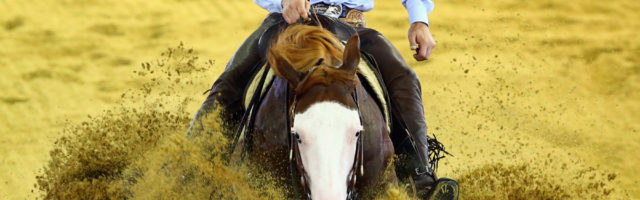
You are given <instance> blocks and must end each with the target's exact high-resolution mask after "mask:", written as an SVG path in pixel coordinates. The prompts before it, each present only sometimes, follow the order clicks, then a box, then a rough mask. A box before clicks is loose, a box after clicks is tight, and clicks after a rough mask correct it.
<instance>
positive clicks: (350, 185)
mask: <svg viewBox="0 0 640 200" xmlns="http://www.w3.org/2000/svg"><path fill="white" fill-rule="evenodd" d="M315 70H316V68H315V67H314V68H312V69H311V70H310V71H309V72H308V73H307V77H308V76H309V75H310V74H312V73H313V72H314V71H315ZM305 79H306V78H305ZM305 79H303V80H305ZM287 91H288V90H287ZM287 96H289V95H288V94H287ZM351 96H352V97H353V100H354V102H355V104H356V109H357V110H358V117H359V118H360V126H362V127H364V126H363V120H362V114H361V113H360V103H359V102H358V90H357V87H354V90H353V93H351ZM296 105H297V95H295V94H294V95H293V101H292V103H291V106H290V107H289V112H287V115H289V116H288V118H289V120H288V123H289V124H288V127H289V129H288V132H289V134H288V135H289V141H290V142H289V162H290V168H291V178H292V181H293V185H294V187H296V186H297V185H296V184H295V181H296V179H297V177H296V176H295V174H294V173H295V171H294V170H296V169H297V167H299V170H298V172H299V173H300V174H301V175H300V185H301V186H302V188H303V191H304V192H305V194H306V196H307V199H311V189H310V188H309V184H308V181H309V176H308V174H307V172H306V171H305V169H304V164H303V163H302V159H301V155H300V148H299V146H298V144H300V143H302V140H301V139H300V135H298V133H297V132H295V131H294V130H293V122H294V114H295V110H296ZM362 131H363V130H359V131H358V132H356V137H358V139H357V140H358V141H357V143H356V152H355V157H354V162H353V166H352V167H351V170H350V171H349V174H348V175H347V180H346V184H347V199H348V200H352V199H357V198H358V193H357V191H356V180H357V176H358V173H357V172H358V171H359V172H360V176H363V175H364V149H363V144H362V143H363V140H362V137H363V135H362V133H361V132H362ZM294 158H295V160H294ZM294 189H296V188H294ZM295 191H298V190H295Z"/></svg>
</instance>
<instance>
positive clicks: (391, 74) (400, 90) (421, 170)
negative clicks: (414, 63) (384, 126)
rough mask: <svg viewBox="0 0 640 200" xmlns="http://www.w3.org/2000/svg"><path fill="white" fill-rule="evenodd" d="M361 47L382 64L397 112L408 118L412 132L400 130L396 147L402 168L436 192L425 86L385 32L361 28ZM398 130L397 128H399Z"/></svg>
mask: <svg viewBox="0 0 640 200" xmlns="http://www.w3.org/2000/svg"><path fill="white" fill-rule="evenodd" d="M358 34H359V35H360V48H361V50H363V51H364V52H367V53H368V54H371V55H372V56H373V59H375V61H376V63H377V64H378V67H379V70H380V72H381V74H382V79H383V80H384V83H385V86H386V87H387V89H388V90H389V96H390V99H391V103H392V105H393V106H392V107H393V112H394V115H395V117H396V118H400V120H402V121H404V122H405V123H406V126H407V129H408V130H407V131H408V133H409V134H403V133H404V131H403V133H401V134H397V133H396V135H394V136H392V138H394V146H396V150H397V151H398V152H400V153H402V154H404V156H406V158H405V159H403V160H404V161H405V162H404V163H402V164H404V166H400V167H399V168H400V170H402V168H404V170H410V174H409V175H411V176H412V178H413V180H414V182H415V184H416V189H418V191H419V192H434V191H433V190H432V189H433V187H434V186H436V183H437V180H438V179H437V177H436V176H435V173H434V172H433V170H431V169H430V167H429V157H428V146H427V144H428V143H427V123H426V120H425V118H424V110H423V106H422V97H421V88H420V82H419V80H418V77H417V75H416V74H415V72H414V71H413V70H412V69H411V68H410V67H409V65H408V64H407V63H406V62H405V61H404V59H403V58H402V55H400V53H399V52H398V51H397V50H396V48H395V47H394V46H393V45H392V44H391V42H389V41H388V40H387V39H386V38H385V37H384V36H382V34H381V33H379V32H378V31H375V30H373V29H367V28H360V29H358ZM396 130H397V129H396Z"/></svg>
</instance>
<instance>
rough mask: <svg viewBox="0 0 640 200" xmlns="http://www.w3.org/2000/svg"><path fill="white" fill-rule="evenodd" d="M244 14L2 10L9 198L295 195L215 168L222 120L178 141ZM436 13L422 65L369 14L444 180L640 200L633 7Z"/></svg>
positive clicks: (134, 7) (189, 8)
mask: <svg viewBox="0 0 640 200" xmlns="http://www.w3.org/2000/svg"><path fill="white" fill-rule="evenodd" d="M252 4H253V3H252V2H251V1H247V2H243V1H224V3H220V2H217V1H204V0H202V1H200V0H194V1H169V0H168V1H154V2H148V1H127V2H121V3H114V2H107V1H94V2H88V1H57V0H56V1H34V0H24V1H5V2H0V7H2V8H3V11H5V12H2V13H0V25H1V26H0V70H1V72H2V73H1V74H0V89H2V91H3V92H2V94H0V155H1V157H0V199H24V198H29V199H34V198H50V199H74V198H83V199H90V198H96V199H103V198H107V197H108V198H120V197H131V198H138V199H149V198H166V199H175V198H183V199H193V198H197V199H200V198H209V197H215V198H222V199H227V198H237V199H279V198H283V197H284V196H286V193H287V192H286V191H287V188H286V186H282V185H279V184H277V183H278V181H276V180H277V178H274V177H270V176H269V175H268V174H255V173H253V174H252V175H250V176H249V175H248V174H249V172H252V171H255V170H259V169H251V167H250V166H243V167H239V166H230V165H227V164H225V162H223V157H224V156H223V154H224V153H223V152H224V151H225V149H224V147H225V146H226V144H227V141H226V140H225V139H224V137H220V135H221V134H220V133H221V132H223V131H224V130H223V129H222V128H221V127H220V126H219V122H217V119H216V118H215V116H216V115H215V114H212V115H211V116H212V117H211V119H208V121H209V123H207V124H209V125H210V126H208V129H207V131H205V132H204V133H200V134H199V135H198V137H195V138H188V137H185V133H186V130H187V128H188V126H189V122H190V120H191V118H192V116H193V114H194V112H195V111H196V110H197V109H198V107H199V104H200V103H201V102H202V101H203V99H204V97H205V96H203V95H201V94H202V93H203V92H204V91H205V90H206V89H208V88H209V87H210V85H211V83H213V81H214V80H215V78H216V76H217V75H218V74H220V73H221V71H222V70H223V69H224V64H225V62H226V60H228V59H229V58H230V57H231V55H232V53H233V51H234V50H235V48H237V46H239V44H240V42H241V41H242V40H243V39H244V37H246V36H247V35H248V34H249V33H250V32H251V31H252V30H253V29H254V28H255V27H256V26H257V25H258V23H259V22H260V20H261V19H262V18H263V17H264V15H265V14H266V12H264V11H261V10H260V9H259V8H258V7H257V6H255V5H252ZM436 5H437V6H436V10H435V11H434V13H432V14H431V15H430V20H431V23H432V27H431V30H432V32H433V33H434V37H435V38H436V40H437V42H438V45H437V47H436V49H435V51H434V55H433V58H432V59H431V60H430V61H428V62H421V63H418V62H415V61H412V60H411V59H410V58H411V55H412V52H410V51H409V50H408V48H407V44H406V43H407V42H406V30H407V28H408V23H407V20H406V19H407V18H406V12H405V11H404V10H403V8H402V6H401V5H400V4H399V3H398V2H395V1H376V9H375V10H374V11H375V12H372V13H368V14H367V19H368V25H369V26H370V27H373V28H376V29H378V30H380V31H381V32H382V33H383V34H384V35H385V36H387V37H388V38H389V39H390V40H391V41H392V42H393V43H394V45H395V46H397V47H398V49H399V50H400V52H401V54H402V55H403V56H404V57H405V58H406V59H407V60H408V62H409V64H410V65H411V66H412V67H413V68H414V70H415V71H416V73H417V74H418V76H419V77H420V80H421V83H422V90H423V102H424V105H425V111H426V117H427V120H428V122H429V130H430V133H433V134H436V135H437V136H438V138H439V139H440V140H441V141H443V142H444V143H445V144H447V150H448V151H450V152H451V153H452V154H453V155H454V156H449V157H447V158H446V159H444V160H443V161H442V162H441V164H440V168H439V170H438V172H439V173H438V174H439V175H440V176H447V177H452V178H456V179H458V180H459V181H460V183H461V186H462V191H461V192H462V193H461V194H462V198H463V199H637V198H640V196H639V195H640V193H638V192H639V191H638V189H637V187H636V186H637V184H638V183H639V182H638V180H639V178H638V174H637V169H636V167H635V166H637V164H638V159H637V158H638V156H637V155H640V137H639V136H638V134H637V131H638V130H639V129H640V123H639V122H640V115H639V113H640V96H639V93H638V92H637V91H639V90H640V76H639V75H640V70H639V69H640V64H639V63H640V60H639V59H638V58H639V57H638V55H640V43H639V42H638V41H637V40H635V38H636V36H637V34H638V33H637V30H640V22H639V21H637V20H634V19H637V18H638V13H637V12H635V11H636V10H638V9H640V5H639V3H638V2H637V1H633V0H619V1H611V2H601V1H591V0H588V1H581V2H566V1H553V0H544V1H527V2H521V1H512V0H506V1H471V0H469V1H466V0H456V1H443V2H440V1H437V2H436ZM5 8H6V9H5ZM241 13H242V14H241ZM230 19H234V20H230ZM180 41H183V42H184V45H177V44H180ZM167 48H170V49H167ZM161 52H163V54H160V53H161ZM196 57H198V58H196ZM380 198H382V199H406V198H409V196H408V195H407V194H406V193H405V192H403V190H402V189H397V188H393V189H389V190H387V191H385V193H384V194H382V196H381V197H380Z"/></svg>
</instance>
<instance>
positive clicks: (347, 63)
mask: <svg viewBox="0 0 640 200" xmlns="http://www.w3.org/2000/svg"><path fill="white" fill-rule="evenodd" d="M359 63H360V37H359V36H358V34H355V35H353V36H351V38H350V39H349V41H348V42H347V45H346V46H345V47H344V54H343V58H342V67H340V68H341V69H342V70H344V71H347V72H348V73H352V74H355V73H356V69H357V68H358V64H359Z"/></svg>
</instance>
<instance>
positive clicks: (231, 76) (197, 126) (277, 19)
mask: <svg viewBox="0 0 640 200" xmlns="http://www.w3.org/2000/svg"><path fill="white" fill-rule="evenodd" d="M282 21H283V18H282V15H280V14H275V13H272V14H269V16H267V18H266V19H265V20H264V21H263V22H262V24H261V25H260V27H258V29H257V30H256V31H254V32H253V33H252V34H251V35H250V36H249V37H248V38H247V39H246V40H245V41H244V42H243V43H242V45H241V46H240V48H238V50H237V51H236V52H235V54H234V55H233V56H232V57H231V60H229V63H227V67H226V68H225V70H224V72H223V73H222V74H220V77H218V79H217V80H216V81H215V82H214V83H213V86H212V87H211V91H210V92H209V96H208V97H207V99H206V100H205V101H204V103H202V106H201V107H200V109H199V110H198V112H197V113H196V115H195V117H194V119H193V121H192V122H191V127H190V128H189V131H188V132H187V134H189V133H191V132H192V131H197V130H200V131H201V130H202V128H203V127H204V126H203V120H204V119H205V118H206V116H207V115H208V114H209V113H211V112H212V111H213V110H215V105H214V103H215V102H217V103H219V104H220V106H222V107H223V108H224V110H223V113H221V114H222V117H223V118H224V121H238V120H239V118H240V117H241V115H242V110H243V108H242V95H243V93H244V89H245V88H246V86H247V84H248V81H249V78H250V76H251V74H252V72H253V71H254V70H256V68H257V67H259V66H258V65H259V64H260V63H261V60H262V59H263V58H262V57H261V56H260V53H259V51H258V42H259V40H260V36H261V35H262V33H264V32H265V30H266V29H267V28H269V27H271V26H273V25H275V24H278V23H281V22H282Z"/></svg>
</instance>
